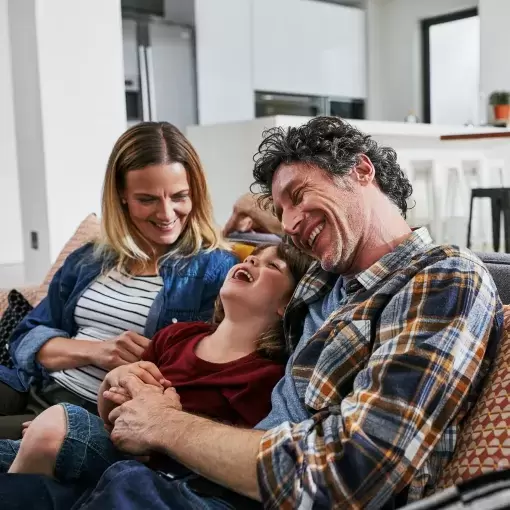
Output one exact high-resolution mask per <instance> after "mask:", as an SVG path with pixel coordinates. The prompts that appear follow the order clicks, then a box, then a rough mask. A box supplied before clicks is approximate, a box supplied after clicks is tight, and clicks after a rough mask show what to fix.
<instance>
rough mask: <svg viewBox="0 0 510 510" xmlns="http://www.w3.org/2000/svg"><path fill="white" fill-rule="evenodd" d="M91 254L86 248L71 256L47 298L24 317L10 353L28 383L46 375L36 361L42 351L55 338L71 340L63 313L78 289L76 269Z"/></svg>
mask: <svg viewBox="0 0 510 510" xmlns="http://www.w3.org/2000/svg"><path fill="white" fill-rule="evenodd" d="M91 250H92V246H91V245H86V246H84V247H83V248H80V249H79V250H76V251H75V252H73V253H71V254H70V255H69V257H68V258H67V260H66V261H65V263H64V265H63V266H62V267H61V268H60V269H59V270H58V271H57V273H56V274H55V276H54V277H53V279H52V281H51V283H50V285H49V289H48V295H47V296H46V298H45V299H43V300H42V301H41V303H40V304H39V305H38V306H37V307H36V308H35V309H34V310H32V311H31V312H30V313H29V314H28V315H27V316H26V317H25V319H24V320H23V321H22V322H21V323H20V324H19V326H18V327H17V328H16V330H15V331H14V333H13V335H12V337H11V340H10V346H9V350H10V353H11V356H12V359H13V361H14V364H15V366H16V367H17V368H18V369H19V370H21V371H22V372H24V373H25V374H26V376H27V379H28V380H30V379H33V378H35V379H40V378H42V377H44V376H45V375H46V370H45V367H44V366H42V365H41V364H40V363H39V361H38V359H37V353H38V352H39V350H40V349H41V347H42V346H43V345H45V344H46V343H47V342H48V341H49V340H51V339H53V338H58V339H59V340H60V341H61V340H64V339H66V338H69V337H70V335H71V333H72V332H71V331H65V330H64V329H63V318H62V313H63V309H64V306H65V304H66V303H67V300H68V299H69V296H70V295H71V293H72V291H73V290H74V288H75V285H76V281H77V276H78V271H77V268H76V266H77V265H79V264H81V263H82V260H83V259H84V258H85V257H88V256H90V252H91Z"/></svg>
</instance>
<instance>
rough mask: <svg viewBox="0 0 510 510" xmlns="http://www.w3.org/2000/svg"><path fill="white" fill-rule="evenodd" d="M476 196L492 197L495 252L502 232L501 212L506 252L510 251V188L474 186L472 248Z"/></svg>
mask: <svg viewBox="0 0 510 510" xmlns="http://www.w3.org/2000/svg"><path fill="white" fill-rule="evenodd" d="M475 198H490V200H491V211H492V243H493V248H494V251H495V252H498V251H499V236H500V233H501V213H503V225H504V229H505V252H506V253H510V188H474V189H472V190H471V204H470V208H469V223H468V235H467V247H468V248H471V222H472V219H473V202H474V200H475Z"/></svg>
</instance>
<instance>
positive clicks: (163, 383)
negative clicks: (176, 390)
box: [159, 379, 173, 388]
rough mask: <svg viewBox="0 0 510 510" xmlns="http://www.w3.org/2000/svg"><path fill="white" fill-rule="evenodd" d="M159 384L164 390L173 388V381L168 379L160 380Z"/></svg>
mask: <svg viewBox="0 0 510 510" xmlns="http://www.w3.org/2000/svg"><path fill="white" fill-rule="evenodd" d="M159 383H160V384H161V386H163V388H173V385H172V381H169V380H168V379H160V380H159Z"/></svg>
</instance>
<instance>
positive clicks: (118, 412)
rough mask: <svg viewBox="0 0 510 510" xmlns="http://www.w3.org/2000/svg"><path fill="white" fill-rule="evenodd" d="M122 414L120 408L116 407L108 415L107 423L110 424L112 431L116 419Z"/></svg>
mask: <svg viewBox="0 0 510 510" xmlns="http://www.w3.org/2000/svg"><path fill="white" fill-rule="evenodd" d="M121 414H122V406H119V407H116V408H115V409H113V410H112V411H111V412H110V414H109V415H108V421H109V422H110V423H111V425H112V429H113V426H114V425H115V422H116V421H117V418H118V417H119V416H120V415H121Z"/></svg>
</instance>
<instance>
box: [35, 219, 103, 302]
mask: <svg viewBox="0 0 510 510" xmlns="http://www.w3.org/2000/svg"><path fill="white" fill-rule="evenodd" d="M100 232H101V223H100V221H99V219H98V217H97V216H96V215H95V214H89V215H88V216H87V217H86V218H85V219H84V220H83V221H82V222H81V223H80V225H79V227H78V228H77V229H76V232H75V233H74V234H73V236H72V237H71V239H69V241H67V243H66V244H65V246H64V247H63V248H62V251H61V252H60V253H59V255H58V257H57V260H56V261H55V262H54V264H53V265H52V266H51V268H50V270H49V271H48V273H47V274H46V276H45V278H44V281H43V283H42V285H41V286H40V287H39V288H38V290H37V300H36V302H37V303H39V301H41V299H43V298H44V297H45V296H46V294H47V293H48V286H49V284H50V282H51V280H52V279H53V277H54V276H55V273H56V272H57V271H58V270H59V269H60V268H61V267H62V264H63V263H64V261H65V259H66V258H67V257H68V256H69V254H70V253H72V252H73V251H75V250H77V249H78V248H81V247H82V246H83V245H84V244H87V243H90V242H92V241H95V240H96V239H98V238H99V235H100Z"/></svg>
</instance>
